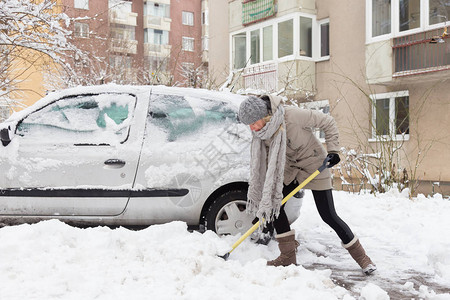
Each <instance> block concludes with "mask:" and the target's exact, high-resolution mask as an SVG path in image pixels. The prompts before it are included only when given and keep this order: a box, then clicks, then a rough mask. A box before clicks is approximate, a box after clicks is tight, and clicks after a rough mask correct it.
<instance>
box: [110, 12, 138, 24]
mask: <svg viewBox="0 0 450 300" xmlns="http://www.w3.org/2000/svg"><path fill="white" fill-rule="evenodd" d="M137 16H138V14H137V13H134V12H122V11H119V10H112V11H111V13H110V14H109V21H110V22H111V23H113V24H122V25H129V26H137Z"/></svg>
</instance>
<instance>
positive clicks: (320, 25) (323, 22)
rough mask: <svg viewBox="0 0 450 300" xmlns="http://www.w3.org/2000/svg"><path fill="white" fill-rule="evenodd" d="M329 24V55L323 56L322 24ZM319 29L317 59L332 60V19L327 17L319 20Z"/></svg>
mask: <svg viewBox="0 0 450 300" xmlns="http://www.w3.org/2000/svg"><path fill="white" fill-rule="evenodd" d="M325 24H328V55H325V56H322V25H325ZM317 30H318V34H317V47H318V50H317V53H318V56H319V58H318V59H317V61H325V60H330V53H331V47H330V19H329V18H326V19H322V20H319V21H317Z"/></svg>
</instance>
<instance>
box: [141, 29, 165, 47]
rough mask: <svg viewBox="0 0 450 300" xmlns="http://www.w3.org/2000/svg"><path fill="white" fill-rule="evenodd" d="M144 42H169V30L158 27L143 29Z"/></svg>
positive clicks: (156, 43) (160, 43) (163, 43)
mask: <svg viewBox="0 0 450 300" xmlns="http://www.w3.org/2000/svg"><path fill="white" fill-rule="evenodd" d="M144 43H146V44H147V43H148V44H154V45H167V44H169V32H168V31H166V30H159V29H149V28H146V29H144Z"/></svg>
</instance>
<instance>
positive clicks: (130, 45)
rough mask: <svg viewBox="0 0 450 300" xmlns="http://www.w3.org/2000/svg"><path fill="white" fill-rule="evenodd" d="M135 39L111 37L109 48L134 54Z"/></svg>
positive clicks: (135, 48)
mask: <svg viewBox="0 0 450 300" xmlns="http://www.w3.org/2000/svg"><path fill="white" fill-rule="evenodd" d="M137 44H138V41H136V40H122V39H111V50H112V51H114V52H120V53H128V54H136V53H137Z"/></svg>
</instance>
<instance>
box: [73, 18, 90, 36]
mask: <svg viewBox="0 0 450 300" xmlns="http://www.w3.org/2000/svg"><path fill="white" fill-rule="evenodd" d="M74 29H75V30H74V36H75V37H82V38H88V37H89V25H88V24H85V23H78V22H75V24H74Z"/></svg>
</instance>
